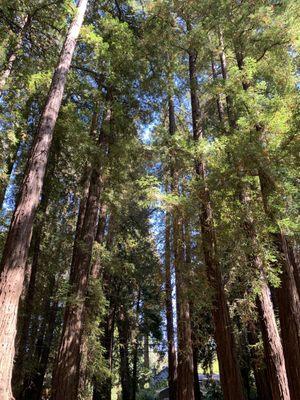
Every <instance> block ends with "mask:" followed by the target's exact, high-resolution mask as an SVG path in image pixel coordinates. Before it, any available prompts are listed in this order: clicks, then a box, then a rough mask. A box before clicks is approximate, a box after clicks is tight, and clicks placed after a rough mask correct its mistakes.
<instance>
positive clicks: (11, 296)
mask: <svg viewBox="0 0 300 400" xmlns="http://www.w3.org/2000/svg"><path fill="white" fill-rule="evenodd" d="M87 1H88V0H80V1H79V3H78V9H77V13H76V15H75V17H74V19H73V21H72V23H71V26H70V28H69V31H68V34H67V36H66V40H65V42H64V45H63V48H62V51H61V55H60V60H59V63H58V66H57V68H56V70H55V72H54V75H53V78H52V84H51V88H50V91H49V94H48V98H47V103H46V105H45V108H44V111H43V113H42V116H41V119H40V123H39V127H38V131H37V134H36V137H35V140H34V143H33V146H32V149H31V153H30V156H29V159H28V162H27V169H26V173H25V176H24V179H23V182H22V187H21V191H20V195H19V199H18V203H17V206H16V208H15V211H14V214H13V217H12V221H11V225H10V229H9V232H8V235H7V239H6V243H5V247H4V252H3V256H2V260H1V267H0V270H1V278H0V281H1V283H0V305H1V324H0V397H1V399H3V400H10V399H11V398H12V391H11V375H12V367H13V358H14V339H15V335H16V325H17V312H18V303H19V299H20V296H21V293H22V288H23V281H24V275H25V265H26V261H27V257H28V250H29V245H30V239H31V232H32V226H33V220H34V217H35V214H36V210H37V206H38V203H39V198H40V195H41V190H42V185H43V180H44V175H45V170H46V165H47V160H48V154H49V150H50V146H51V142H52V137H53V131H54V127H55V124H56V120H57V116H58V112H59V109H60V105H61V101H62V96H63V92H64V87H65V83H66V78H67V73H68V70H69V68H70V64H71V60H72V56H73V52H74V49H75V45H76V39H77V37H78V34H79V30H80V27H81V25H82V22H83V17H84V13H85V9H86V6H87Z"/></svg>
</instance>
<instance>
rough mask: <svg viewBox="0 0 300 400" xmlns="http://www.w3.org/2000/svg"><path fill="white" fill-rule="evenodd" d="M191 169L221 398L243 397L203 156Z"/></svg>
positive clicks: (193, 74) (196, 120) (193, 88)
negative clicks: (197, 193) (196, 190)
mask: <svg viewBox="0 0 300 400" xmlns="http://www.w3.org/2000/svg"><path fill="white" fill-rule="evenodd" d="M196 57H197V53H196V52H195V51H194V50H193V49H190V50H189V75H190V92H191V107H192V120H193V137H194V141H195V142H198V140H199V139H200V138H202V137H203V131H202V127H201V110H200V105H199V99H198V95H197V87H198V82H197V71H196ZM195 172H196V176H197V178H198V179H199V180H200V181H201V185H202V187H203V189H200V199H199V200H200V207H201V209H200V224H201V232H202V247H203V253H204V260H205V264H206V268H207V275H208V280H209V282H210V284H211V287H212V289H213V291H214V294H213V311H212V314H213V321H214V327H215V341H216V344H217V354H218V360H219V366H220V378H221V385H222V389H223V395H224V399H225V400H236V399H240V400H243V399H245V396H244V391H243V386H242V378H241V372H240V369H239V366H238V362H237V356H236V348H235V342H234V337H233V332H232V327H231V321H230V315H229V309H228V304H227V300H226V295H225V291H224V285H223V281H222V276H221V271H220V264H219V260H218V255H217V249H216V238H215V232H214V225H213V215H212V209H211V202H210V193H209V188H208V187H207V184H206V167H205V163H204V162H203V160H196V162H195Z"/></svg>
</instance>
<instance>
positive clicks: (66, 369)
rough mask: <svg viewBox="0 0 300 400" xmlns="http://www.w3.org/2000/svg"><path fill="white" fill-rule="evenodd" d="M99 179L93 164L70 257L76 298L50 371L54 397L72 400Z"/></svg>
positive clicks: (69, 306) (68, 308)
mask: <svg viewBox="0 0 300 400" xmlns="http://www.w3.org/2000/svg"><path fill="white" fill-rule="evenodd" d="M101 178H102V177H101V172H100V168H99V167H94V168H93V171H92V174H91V180H90V187H89V194H88V199H87V202H86V207H85V214H84V220H83V223H82V228H81V232H80V235H79V240H78V241H77V243H75V246H74V250H73V252H74V253H75V254H76V257H73V262H72V266H71V275H70V284H71V291H70V294H71V295H72V298H73V299H74V298H76V301H75V302H72V303H68V304H67V306H66V310H65V315H64V326H63V332H62V336H61V343H60V347H59V352H58V356H57V361H56V366H55V368H54V372H53V382H52V390H53V400H62V399H64V400H68V399H70V400H72V399H76V398H77V396H78V390H79V378H80V374H79V372H80V360H81V353H80V349H81V339H82V333H83V322H84V321H83V319H84V310H85V307H84V304H85V297H86V291H87V287H88V278H89V274H90V261H91V257H92V248H93V242H94V239H95V234H96V227H97V219H98V211H99V198H100V189H101V183H102V179H101Z"/></svg>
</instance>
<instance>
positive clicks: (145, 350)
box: [144, 333, 150, 370]
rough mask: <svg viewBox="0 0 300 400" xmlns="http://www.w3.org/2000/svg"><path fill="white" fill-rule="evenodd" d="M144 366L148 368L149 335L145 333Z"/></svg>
mask: <svg viewBox="0 0 300 400" xmlns="http://www.w3.org/2000/svg"><path fill="white" fill-rule="evenodd" d="M144 367H145V369H146V370H149V369H150V353H149V335H148V334H147V333H145V336H144Z"/></svg>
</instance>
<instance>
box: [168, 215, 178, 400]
mask: <svg viewBox="0 0 300 400" xmlns="http://www.w3.org/2000/svg"><path fill="white" fill-rule="evenodd" d="M170 236H171V222H170V215H169V213H167V214H166V225H165V274H166V278H165V279H166V282H165V285H166V286H165V290H166V318H167V340H168V368H169V375H168V382H169V398H170V400H176V381H177V366H176V348H175V340H174V321H173V303H172V278H171V276H172V274H171V243H170V241H171V239H170Z"/></svg>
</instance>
